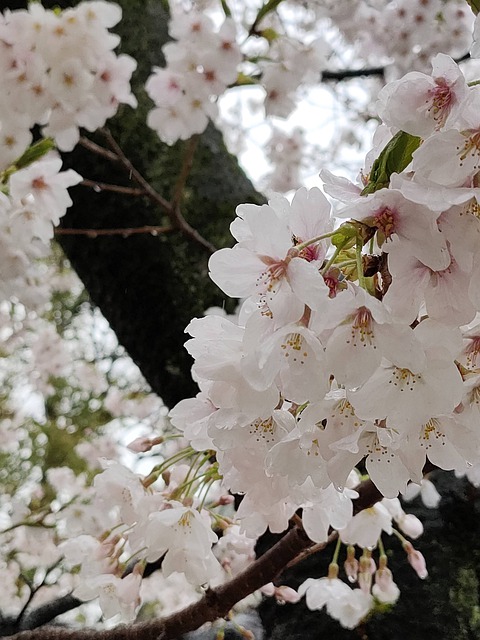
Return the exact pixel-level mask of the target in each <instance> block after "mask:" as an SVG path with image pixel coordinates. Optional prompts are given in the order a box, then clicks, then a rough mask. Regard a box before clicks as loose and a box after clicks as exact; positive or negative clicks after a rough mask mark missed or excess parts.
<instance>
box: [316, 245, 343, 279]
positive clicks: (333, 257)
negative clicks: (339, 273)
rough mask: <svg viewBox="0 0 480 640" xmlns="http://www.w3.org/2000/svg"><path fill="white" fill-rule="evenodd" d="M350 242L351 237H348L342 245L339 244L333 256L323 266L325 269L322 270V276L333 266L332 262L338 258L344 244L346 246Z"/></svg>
mask: <svg viewBox="0 0 480 640" xmlns="http://www.w3.org/2000/svg"><path fill="white" fill-rule="evenodd" d="M348 242H350V238H346V239H345V242H342V244H341V245H339V246H338V247H337V248H336V249H335V251H334V253H333V255H332V257H331V258H330V259H329V260H328V262H327V264H326V265H325V266H324V267H323V269H322V271H321V274H322V276H324V275H325V274H326V273H327V271H328V270H329V269H330V267H331V266H332V264H333V263H334V262H335V260H336V259H337V256H338V254H339V253H340V251H341V250H342V249H343V248H344V246H345V245H346V244H347V243H348Z"/></svg>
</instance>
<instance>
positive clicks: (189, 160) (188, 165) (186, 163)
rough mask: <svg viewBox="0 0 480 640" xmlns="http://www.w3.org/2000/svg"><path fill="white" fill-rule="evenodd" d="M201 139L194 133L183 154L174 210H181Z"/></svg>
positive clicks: (174, 192) (176, 185)
mask: <svg viewBox="0 0 480 640" xmlns="http://www.w3.org/2000/svg"><path fill="white" fill-rule="evenodd" d="M199 139H200V137H199V136H198V135H194V136H192V137H191V138H190V140H189V141H188V143H187V146H186V149H185V154H184V156H183V162H182V168H181V169H180V173H179V175H178V178H177V181H176V182H175V186H174V188H173V199H172V209H173V210H174V211H175V210H178V211H180V203H181V202H182V197H183V190H184V188H185V183H186V182H187V178H188V175H189V173H190V171H191V170H192V165H193V158H194V156H195V151H196V149H197V147H198V141H199Z"/></svg>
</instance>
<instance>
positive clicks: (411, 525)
mask: <svg viewBox="0 0 480 640" xmlns="http://www.w3.org/2000/svg"><path fill="white" fill-rule="evenodd" d="M397 522H398V526H399V527H400V529H401V530H402V531H403V533H404V534H405V535H407V536H408V537H409V538H413V539H414V540H415V539H416V538H419V537H420V536H421V535H422V533H423V524H422V523H421V522H420V520H419V519H418V518H417V516H414V515H413V513H406V514H405V515H404V516H403V518H401V520H398V521H397Z"/></svg>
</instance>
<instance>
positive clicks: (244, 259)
mask: <svg viewBox="0 0 480 640" xmlns="http://www.w3.org/2000/svg"><path fill="white" fill-rule="evenodd" d="M208 268H209V271H210V278H211V279H212V280H213V282H214V283H215V284H216V285H217V286H219V287H220V289H222V291H224V292H225V293H226V294H227V295H228V296H231V297H233V298H246V297H248V296H250V295H253V294H254V293H255V291H256V284H257V279H258V278H259V277H260V276H261V274H262V273H263V271H265V269H266V265H265V263H264V262H262V260H261V259H260V258H259V257H258V256H257V255H255V254H254V253H252V252H251V251H249V250H248V249H244V248H242V247H235V248H234V249H220V250H219V251H216V252H215V253H214V254H213V255H212V256H211V257H210V260H209V261H208Z"/></svg>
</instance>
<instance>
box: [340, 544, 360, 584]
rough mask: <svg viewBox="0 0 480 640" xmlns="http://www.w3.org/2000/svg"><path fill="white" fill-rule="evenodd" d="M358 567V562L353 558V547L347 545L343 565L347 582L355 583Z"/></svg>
mask: <svg viewBox="0 0 480 640" xmlns="http://www.w3.org/2000/svg"><path fill="white" fill-rule="evenodd" d="M358 566H359V565H358V560H357V559H356V558H355V547H353V546H351V545H349V546H348V548H347V559H346V560H345V564H344V565H343V568H344V569H345V573H346V574H347V578H348V580H349V582H356V581H357V577H358Z"/></svg>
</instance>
